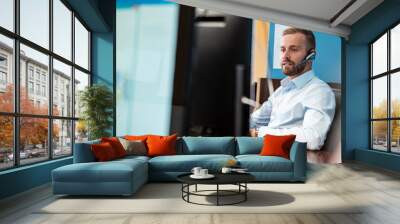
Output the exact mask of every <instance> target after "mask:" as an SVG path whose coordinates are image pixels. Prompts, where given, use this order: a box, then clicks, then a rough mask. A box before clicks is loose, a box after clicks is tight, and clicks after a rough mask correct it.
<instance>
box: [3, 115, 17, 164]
mask: <svg viewBox="0 0 400 224" xmlns="http://www.w3.org/2000/svg"><path fill="white" fill-rule="evenodd" d="M0 127H1V128H0V170H1V169H5V168H9V167H12V166H13V165H14V151H13V148H14V141H13V135H14V125H13V118H12V117H9V116H0Z"/></svg>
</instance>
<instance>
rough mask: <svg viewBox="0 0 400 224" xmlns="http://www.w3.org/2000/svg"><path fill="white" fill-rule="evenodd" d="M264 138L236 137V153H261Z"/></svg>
mask: <svg viewBox="0 0 400 224" xmlns="http://www.w3.org/2000/svg"><path fill="white" fill-rule="evenodd" d="M263 140H264V138H262V137H260V138H254V137H236V143H237V144H236V155H244V154H260V152H261V149H262V147H263V144H264V141H263Z"/></svg>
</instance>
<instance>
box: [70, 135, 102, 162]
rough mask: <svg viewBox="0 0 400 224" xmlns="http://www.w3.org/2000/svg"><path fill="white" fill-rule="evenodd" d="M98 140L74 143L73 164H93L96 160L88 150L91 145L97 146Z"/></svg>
mask: <svg viewBox="0 0 400 224" xmlns="http://www.w3.org/2000/svg"><path fill="white" fill-rule="evenodd" d="M99 143H100V140H99V139H98V140H93V141H87V142H80V143H75V147H74V163H88V162H95V161H96V158H95V157H94V155H93V152H92V150H91V148H90V146H91V145H92V144H99Z"/></svg>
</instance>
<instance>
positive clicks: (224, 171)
mask: <svg viewBox="0 0 400 224" xmlns="http://www.w3.org/2000/svg"><path fill="white" fill-rule="evenodd" d="M231 171H232V168H230V167H222V170H221V172H222V173H230V172H231Z"/></svg>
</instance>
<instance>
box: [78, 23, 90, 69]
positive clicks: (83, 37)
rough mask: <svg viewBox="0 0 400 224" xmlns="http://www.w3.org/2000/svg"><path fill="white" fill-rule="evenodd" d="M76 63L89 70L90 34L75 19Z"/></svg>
mask: <svg viewBox="0 0 400 224" xmlns="http://www.w3.org/2000/svg"><path fill="white" fill-rule="evenodd" d="M75 63H76V64H78V65H80V66H82V67H83V68H86V69H88V70H89V32H88V31H87V30H86V28H85V27H84V26H83V25H82V23H81V22H79V20H78V19H77V18H75Z"/></svg>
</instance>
